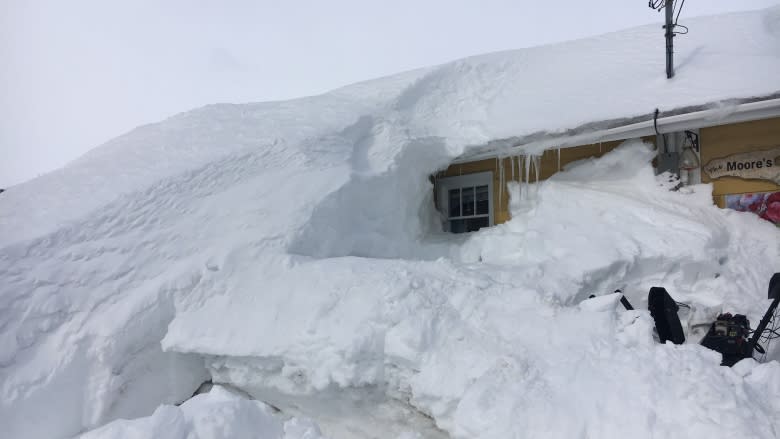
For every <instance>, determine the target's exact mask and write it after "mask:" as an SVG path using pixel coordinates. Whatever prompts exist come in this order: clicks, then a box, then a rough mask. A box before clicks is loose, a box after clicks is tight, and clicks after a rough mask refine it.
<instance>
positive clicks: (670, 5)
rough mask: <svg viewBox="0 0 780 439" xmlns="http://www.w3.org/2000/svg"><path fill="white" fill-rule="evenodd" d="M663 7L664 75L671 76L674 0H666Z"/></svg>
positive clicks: (672, 70) (672, 65) (672, 64)
mask: <svg viewBox="0 0 780 439" xmlns="http://www.w3.org/2000/svg"><path fill="white" fill-rule="evenodd" d="M664 9H665V12H666V25H665V26H664V29H666V34H665V35H666V77H667V78H671V77H672V76H674V42H673V41H672V39H673V38H674V24H672V20H673V19H674V1H672V0H666V2H665V5H664Z"/></svg>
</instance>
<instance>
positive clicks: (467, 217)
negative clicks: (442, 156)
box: [437, 172, 493, 233]
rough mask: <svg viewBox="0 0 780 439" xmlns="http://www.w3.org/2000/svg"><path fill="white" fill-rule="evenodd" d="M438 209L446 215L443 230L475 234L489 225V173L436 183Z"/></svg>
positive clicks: (490, 207)
mask: <svg viewBox="0 0 780 439" xmlns="http://www.w3.org/2000/svg"><path fill="white" fill-rule="evenodd" d="M437 184H438V186H439V187H438V193H437V195H438V200H439V208H440V209H441V211H442V212H443V213H444V214H446V217H447V218H446V224H445V230H447V231H450V232H452V233H464V232H475V231H477V230H479V229H481V228H482V227H488V226H492V225H493V209H492V204H493V203H492V196H491V194H492V193H493V174H492V173H491V172H480V173H477V174H468V175H459V176H457V177H445V178H441V179H439V180H438V181H437Z"/></svg>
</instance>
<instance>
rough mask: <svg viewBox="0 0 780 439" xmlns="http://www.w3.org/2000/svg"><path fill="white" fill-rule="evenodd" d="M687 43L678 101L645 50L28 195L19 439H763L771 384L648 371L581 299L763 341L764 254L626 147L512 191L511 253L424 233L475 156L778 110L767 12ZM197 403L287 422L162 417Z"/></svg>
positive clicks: (12, 423)
mask: <svg viewBox="0 0 780 439" xmlns="http://www.w3.org/2000/svg"><path fill="white" fill-rule="evenodd" d="M725 22H728V26H723V23H725ZM694 26H695V27H696V29H697V32H696V33H691V34H690V35H688V36H686V38H685V39H681V40H680V41H679V42H678V43H679V48H678V49H679V52H678V59H680V60H686V61H685V62H681V65H680V67H679V69H678V75H679V76H678V77H677V78H676V79H675V80H674V81H672V82H666V81H664V80H662V75H659V74H658V73H659V72H663V66H662V63H663V59H662V57H659V56H656V54H657V53H662V51H659V50H653V49H659V47H656V46H660V44H662V39H661V38H659V31H658V28H657V27H656V26H652V27H642V28H638V29H632V30H628V31H623V32H619V33H615V34H609V35H605V36H602V37H597V38H591V39H587V40H582V41H577V42H571V43H565V44H560V45H553V46H548V47H544V48H536V49H527V50H522V51H517V52H507V53H500V54H492V55H486V56H481V57H474V58H469V59H466V60H462V61H458V62H455V63H452V64H447V65H444V66H440V67H436V68H431V69H424V70H419V71H415V72H410V73H407V74H404V75H400V76H397V77H391V78H385V79H381V80H377V81H371V82H367V83H363V84H358V85H355V86H352V87H347V88H344V89H341V90H337V91H334V92H333V93H329V94H326V95H323V96H318V97H312V98H305V99H300V100H296V101H290V102H279V103H266V104H250V105H217V106H210V107H206V108H203V109H200V110H196V111H193V112H190V113H186V114H182V115H179V116H176V117H174V118H171V119H170V120H167V121H164V122H162V123H160V124H155V125H150V126H146V127H142V128H139V129H137V130H135V131H134V132H131V133H129V134H127V135H125V136H123V137H120V138H119V139H116V140H114V141H112V142H109V143H108V144H106V145H104V146H102V147H100V148H97V149H96V150H94V151H92V152H91V153H89V154H87V155H86V156H84V157H82V158H81V159H79V160H77V161H76V162H74V163H73V164H71V165H70V166H68V167H66V168H64V169H62V170H60V171H58V172H55V173H52V174H50V175H47V176H44V177H42V178H40V179H36V180H34V181H31V182H29V183H27V184H24V185H20V186H17V187H13V188H11V189H10V190H8V191H7V192H5V193H3V194H2V195H0V374H2V375H1V376H2V380H1V384H0V386H2V388H1V389H0V392H2V393H0V421H2V424H3V425H4V427H5V431H6V432H7V434H8V435H9V437H27V438H51V437H69V436H72V435H75V434H79V433H82V432H85V431H87V430H90V429H94V428H96V427H99V426H101V425H103V424H105V423H107V422H109V421H111V420H113V419H117V418H139V419H137V420H135V421H118V422H117V423H114V424H111V425H108V426H107V427H105V429H101V430H96V431H93V432H91V433H89V436H88V437H90V438H95V437H115V436H117V435H126V436H132V435H136V436H140V437H151V436H157V437H160V435H161V434H163V433H165V432H164V431H163V430H164V429H168V427H166V426H171V427H170V429H169V430H166V431H170V432H171V433H170V436H169V437H181V436H184V435H186V434H191V435H193V436H195V437H198V436H199V437H209V436H208V435H209V434H212V436H213V435H238V434H243V433H244V432H245V431H243V430H240V427H239V426H241V425H245V426H246V428H248V429H263V431H267V432H268V436H269V437H285V436H284V435H288V436H287V437H290V438H292V437H314V438H316V437H317V436H318V435H319V433H317V430H316V428H314V427H312V426H311V425H310V424H308V423H307V422H308V421H306V420H305V419H306V418H312V419H314V420H315V421H316V422H318V423H319V425H320V426H321V427H322V429H323V432H324V433H325V434H326V435H328V436H331V437H333V438H349V437H413V436H414V435H415V434H417V433H419V434H422V435H424V436H426V437H429V436H430V437H436V436H444V434H445V433H444V432H446V433H448V434H450V435H451V436H453V437H490V438H506V437H560V438H571V437H594V438H595V437H599V438H610V437H626V436H631V437H638V438H642V437H648V438H649V437H661V436H667V437H668V436H687V437H704V436H705V435H712V434H716V433H717V434H721V435H729V434H743V435H744V434H746V432H747V435H748V436H750V437H757V438H764V437H765V438H770V437H775V436H776V435H777V434H776V431H778V428H780V425H778V421H777V419H780V417H779V416H778V415H780V405H778V402H777V401H780V386H779V385H778V383H780V365H778V363H776V362H769V363H767V364H758V363H755V362H748V361H746V362H743V364H741V365H740V366H739V367H737V368H734V369H728V368H722V367H719V366H718V362H719V358H718V355H717V354H715V353H713V352H710V351H707V350H706V349H703V348H701V347H699V346H697V345H695V344H689V345H684V346H666V345H658V344H655V343H654V342H653V340H652V334H651V333H652V331H651V328H652V324H651V321H650V319H649V316H648V314H647V313H646V312H642V311H636V312H625V311H621V310H620V309H619V307H618V305H617V303H616V297H615V296H610V295H607V296H605V297H601V298H598V299H595V300H588V301H584V299H585V298H586V297H587V296H588V295H589V294H591V293H596V294H606V293H609V292H610V291H612V290H614V289H615V288H623V289H624V290H625V291H626V294H627V295H628V296H629V298H631V300H632V301H633V302H634V304H635V305H636V306H637V307H640V308H644V307H645V305H646V304H645V303H643V297H644V295H645V294H646V292H647V289H648V288H649V287H650V286H652V285H662V286H665V287H667V288H668V289H669V291H670V292H671V293H672V295H674V296H675V298H676V299H677V300H682V301H686V302H688V303H690V304H691V305H692V306H693V312H692V313H690V315H688V316H685V317H686V318H685V321H686V324H690V325H695V324H696V323H699V322H703V321H707V320H709V319H711V318H712V317H713V316H714V315H715V314H717V313H718V312H719V311H720V310H721V309H723V310H727V311H728V310H730V311H737V312H745V313H747V314H748V317H749V318H750V319H751V321H752V322H757V321H758V318H759V317H760V314H761V313H762V312H763V309H764V308H765V306H766V300H765V294H766V283H767V281H768V279H769V276H770V275H771V273H772V272H773V271H774V270H777V269H778V267H780V237H779V236H778V231H777V229H776V228H774V227H772V226H771V225H770V224H768V223H766V222H762V221H760V220H759V219H757V218H755V217H753V216H751V215H747V214H740V213H736V212H731V211H723V210H720V209H717V208H716V207H714V206H713V205H712V200H711V197H710V193H709V187H708V186H698V187H694V188H692V189H690V190H686V191H681V192H670V191H668V190H667V188H666V187H665V185H664V184H662V183H661V182H660V181H659V179H657V178H656V177H655V176H654V175H653V172H652V168H651V167H650V164H649V161H650V160H651V158H652V152H650V151H648V149H647V147H646V146H644V145H642V144H639V143H635V142H632V143H629V144H626V145H624V146H623V147H621V148H619V149H618V150H616V151H614V152H612V153H611V154H610V155H608V156H606V157H604V158H602V159H601V160H598V161H587V162H583V163H579V164H578V165H577V166H573V167H571V169H568V170H567V171H566V172H563V173H560V174H558V175H556V176H555V177H554V178H552V179H550V180H548V181H546V182H543V183H540V184H539V185H527V184H520V183H517V184H513V185H511V188H510V190H511V191H512V195H513V204H512V206H511V208H512V216H513V219H512V220H511V221H510V222H509V223H507V224H504V225H501V226H497V227H494V228H491V229H487V230H483V231H480V232H478V233H475V234H471V235H469V236H465V237H461V236H459V237H454V236H449V235H443V234H441V233H438V231H439V230H440V226H439V225H438V219H437V215H436V212H435V211H434V208H433V206H432V200H431V197H432V188H431V185H430V183H429V181H428V176H429V175H430V174H431V173H433V172H434V171H436V170H437V169H440V168H442V167H443V166H446V165H447V163H449V162H450V161H451V160H452V159H453V158H454V157H456V156H458V155H460V154H461V153H462V152H463V151H464V150H467V149H468V147H469V146H471V145H480V144H483V143H485V142H487V141H489V140H494V139H500V138H503V137H511V136H523V135H527V134H531V133H535V132H540V131H542V132H544V131H546V132H559V131H563V130H566V129H569V128H575V127H576V126H578V125H579V124H582V123H588V122H597V121H599V120H602V119H608V118H612V117H621V116H626V115H639V114H643V113H649V112H651V111H652V109H653V108H655V107H656V106H657V104H656V102H664V103H665V105H669V106H670V108H674V107H679V106H685V105H698V104H702V103H706V102H711V101H718V100H722V99H728V98H745V97H750V96H766V95H770V94H772V93H775V92H777V91H778V90H779V89H780V84H778V81H777V78H776V76H775V75H774V72H776V71H780V43H779V41H780V8H772V9H768V10H765V11H759V12H751V13H743V14H730V15H727V16H723V17H710V18H703V19H699V20H692V21H691V27H692V28H693V27H694ZM737 36H747V37H741V38H736V37H737ZM733 40H739V44H737V42H735V41H733ZM651 52H652V54H651ZM588 54H591V55H590V56H589V55H588ZM593 56H596V58H597V59H595V60H594V58H593ZM602 57H603V59H602ZM584 58H587V62H584V61H585V60H584ZM612 59H620V60H621V64H620V66H616V67H614V68H606V67H605V66H606V65H609V60H612ZM599 60H601V61H603V62H598V61H599ZM629 60H631V62H629ZM569 63H571V64H569ZM575 65H576V66H577V74H576V75H572V74H571V71H570V70H569V71H567V66H569V67H571V66H575ZM556 81H557V82H556ZM529 84H533V87H530V86H529ZM551 88H554V89H555V93H550V92H549V90H550V89H551ZM606 90H611V93H610V94H609V96H610V100H609V102H605V101H604V100H603V99H601V97H602V95H604V94H606V92H605V91H606ZM597 98H598V99H597ZM596 100H598V105H596V104H595V103H594V102H595V101H596ZM584 103H587V107H586V106H585V104H584ZM775 347H776V346H775ZM778 355H780V350H777V349H771V350H770V352H769V356H770V357H771V358H777V356H778ZM208 378H212V379H213V380H214V381H215V382H217V383H225V384H227V385H230V386H232V387H233V388H238V389H241V391H242V392H246V393H248V394H249V395H251V396H252V397H254V398H257V399H259V400H260V401H264V402H266V403H268V404H271V405H273V406H274V407H277V408H278V409H280V410H281V413H277V414H274V413H272V411H271V410H269V409H267V408H266V407H265V406H264V405H262V404H259V403H255V402H252V401H251V400H245V399H241V398H239V397H237V396H230V397H228V396H227V394H226V393H224V392H223V389H222V390H217V393H215V394H214V395H201V396H198V397H196V398H195V399H193V400H191V401H189V402H187V403H185V404H184V405H182V406H181V407H180V408H176V407H171V406H163V407H161V408H159V409H158V406H159V405H161V404H173V403H179V402H182V401H184V400H186V399H187V398H189V396H190V395H191V394H192V393H193V391H194V390H195V389H196V388H197V387H198V385H199V384H200V383H201V382H203V381H204V380H206V379H208ZM218 389H221V388H219V387H218ZM155 410H157V411H155ZM153 413H154V414H153ZM150 415H151V417H150V418H149V417H146V416H150ZM221 416H222V417H223V418H222V419H221V418H220V417H221ZM290 417H292V418H290ZM198 419H207V420H209V421H208V422H214V424H213V425H204V424H201V423H199V422H200V421H198ZM225 419H235V420H236V421H235V422H231V423H226V422H223V421H225ZM260 424H262V425H260ZM288 424H289V425H298V426H307V427H306V428H309V427H311V429H310V430H306V428H302V429H297V430H296V429H292V430H289V431H287V430H286V429H287V426H288ZM233 428H239V430H233ZM166 434H167V433H166ZM296 435H297V436H296Z"/></svg>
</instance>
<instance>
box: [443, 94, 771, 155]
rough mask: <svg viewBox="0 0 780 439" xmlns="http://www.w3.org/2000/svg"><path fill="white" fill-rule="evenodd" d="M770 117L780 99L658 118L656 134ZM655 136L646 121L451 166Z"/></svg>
mask: <svg viewBox="0 0 780 439" xmlns="http://www.w3.org/2000/svg"><path fill="white" fill-rule="evenodd" d="M772 117H780V98H776V99H768V100H765V101H757V102H748V103H745V104H738V105H734V106H726V107H723V108H714V109H708V110H701V111H695V112H692V113H685V114H678V115H675V116H667V117H661V118H658V120H657V121H656V122H657V127H658V133H660V134H665V133H674V132H679V131H685V130H694V129H698V128H707V127H713V126H718V125H728V124H732V123H739V122H748V121H753V120H762V119H769V118H772ZM655 134H656V127H655V124H654V123H653V120H652V119H650V120H646V121H643V122H637V123H632V124H629V125H623V126H619V127H615V128H609V129H605V130H598V131H591V132H587V133H582V134H576V135H573V136H558V137H555V136H551V137H549V138H545V139H542V140H536V141H532V142H528V143H524V144H520V145H514V146H511V147H509V148H497V149H495V150H492V151H487V152H480V153H478V154H474V155H469V156H462V157H459V158H457V159H455V161H454V163H464V162H470V161H475V160H483V159H487V158H494V157H496V156H504V155H506V156H509V155H521V154H541V153H542V152H543V151H544V150H546V149H552V148H571V147H574V146H580V145H589V144H592V143H598V142H609V141H612V140H624V139H635V138H638V137H643V136H652V135H655Z"/></svg>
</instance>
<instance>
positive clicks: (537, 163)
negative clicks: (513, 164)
mask: <svg viewBox="0 0 780 439" xmlns="http://www.w3.org/2000/svg"><path fill="white" fill-rule="evenodd" d="M531 157H533V160H534V166H533V167H534V183H539V173H540V172H541V164H542V156H540V155H534V156H531Z"/></svg>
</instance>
